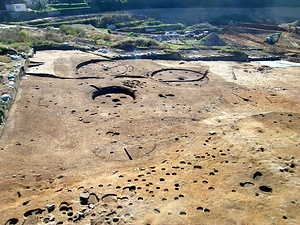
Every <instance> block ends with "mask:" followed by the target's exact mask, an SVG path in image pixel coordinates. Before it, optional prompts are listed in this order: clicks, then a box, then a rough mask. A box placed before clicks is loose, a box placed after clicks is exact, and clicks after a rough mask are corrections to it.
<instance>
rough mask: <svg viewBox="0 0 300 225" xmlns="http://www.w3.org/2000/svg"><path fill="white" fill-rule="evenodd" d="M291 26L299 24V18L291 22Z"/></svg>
mask: <svg viewBox="0 0 300 225" xmlns="http://www.w3.org/2000/svg"><path fill="white" fill-rule="evenodd" d="M291 25H292V26H300V19H298V20H296V21H294V22H292V23H291Z"/></svg>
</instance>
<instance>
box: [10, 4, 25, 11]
mask: <svg viewBox="0 0 300 225" xmlns="http://www.w3.org/2000/svg"><path fill="white" fill-rule="evenodd" d="M5 8H6V11H8V12H26V11H27V8H26V5H25V4H6V5H5Z"/></svg>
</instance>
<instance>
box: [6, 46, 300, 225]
mask: <svg viewBox="0 0 300 225" xmlns="http://www.w3.org/2000/svg"><path fill="white" fill-rule="evenodd" d="M30 60H31V61H32V62H40V63H35V66H32V67H28V68H27V69H26V70H25V75H24V76H23V77H22V80H21V83H20V86H19V89H18V93H17V96H16V99H15V102H14V104H13V106H12V108H11V110H10V115H9V117H8V119H7V121H6V124H5V130H4V132H3V135H2V137H1V139H0V147H1V149H0V150H1V151H0V153H1V168H2V169H1V172H0V175H1V192H0V194H1V203H0V208H1V210H0V215H1V216H0V223H1V224H7V225H8V224H22V225H32V224H56V225H58V224H73V223H74V224H94V225H96V224H145V225H146V224H297V223H298V222H299V219H300V217H299V215H300V202H299V199H300V196H299V195H300V192H299V185H300V183H299V182H300V181H299V166H300V151H299V150H300V142H299V140H300V139H299V132H300V108H299V105H300V104H299V103H300V100H299V85H300V79H299V76H300V70H299V67H285V68H277V67H270V66H265V65H262V64H261V63H260V62H228V61H227V62H226V61H184V60H155V59H124V60H114V59H108V58H104V57H102V56H100V55H95V54H91V53H88V52H82V51H77V50H71V51H60V50H46V51H37V52H36V54H35V56H34V57H33V58H32V59H30Z"/></svg>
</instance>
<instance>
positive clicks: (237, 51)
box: [218, 47, 245, 54]
mask: <svg viewBox="0 0 300 225" xmlns="http://www.w3.org/2000/svg"><path fill="white" fill-rule="evenodd" d="M218 52H219V53H229V54H245V52H244V51H243V50H241V49H238V48H231V47H223V48H221V49H220V50H218Z"/></svg>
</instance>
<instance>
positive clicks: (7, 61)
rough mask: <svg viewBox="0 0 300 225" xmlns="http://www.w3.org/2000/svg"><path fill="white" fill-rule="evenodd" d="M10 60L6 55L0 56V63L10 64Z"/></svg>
mask: <svg viewBox="0 0 300 225" xmlns="http://www.w3.org/2000/svg"><path fill="white" fill-rule="evenodd" d="M11 61H12V60H11V58H10V57H9V56H6V55H0V62H2V63H11Z"/></svg>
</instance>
